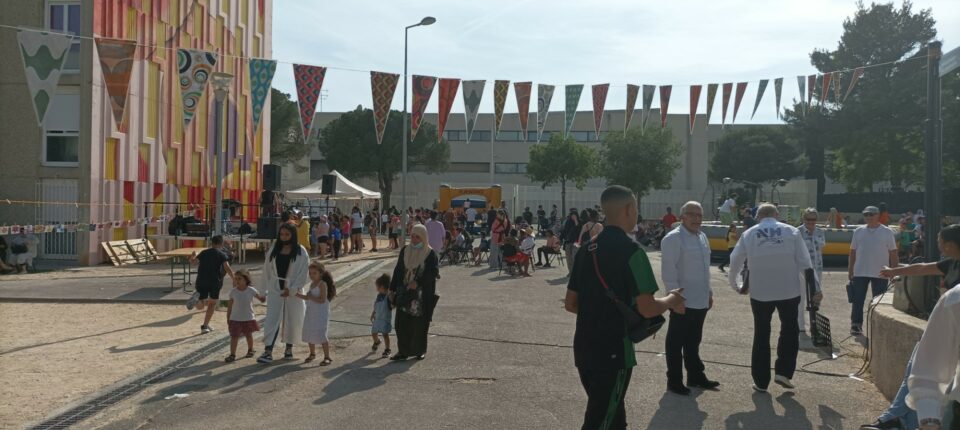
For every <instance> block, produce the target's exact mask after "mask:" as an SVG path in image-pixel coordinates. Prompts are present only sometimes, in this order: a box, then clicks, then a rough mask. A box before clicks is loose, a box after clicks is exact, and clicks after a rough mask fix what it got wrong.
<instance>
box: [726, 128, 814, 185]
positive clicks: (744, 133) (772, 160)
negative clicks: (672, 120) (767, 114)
mask: <svg viewBox="0 0 960 430" xmlns="http://www.w3.org/2000/svg"><path fill="white" fill-rule="evenodd" d="M806 166H807V161H806V157H804V156H803V155H802V154H800V151H799V149H798V147H797V145H796V143H795V142H793V141H792V140H790V139H788V137H787V133H786V131H785V130H783V129H782V128H774V127H750V128H745V129H740V130H734V131H731V132H729V133H726V134H724V135H723V137H721V138H720V140H718V141H717V152H716V153H714V154H713V157H712V158H711V159H710V179H712V180H714V181H720V180H722V179H723V178H726V177H729V178H734V179H739V180H746V181H750V182H756V183H761V182H767V181H773V180H777V179H780V178H785V179H790V178H794V177H796V176H799V175H801V174H802V173H803V171H804V169H805V168H806Z"/></svg>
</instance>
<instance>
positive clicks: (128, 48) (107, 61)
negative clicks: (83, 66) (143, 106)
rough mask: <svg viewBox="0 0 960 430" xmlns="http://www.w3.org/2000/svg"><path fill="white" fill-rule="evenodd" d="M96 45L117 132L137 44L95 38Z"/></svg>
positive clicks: (125, 101)
mask: <svg viewBox="0 0 960 430" xmlns="http://www.w3.org/2000/svg"><path fill="white" fill-rule="evenodd" d="M96 44H97V55H98V56H99V57H100V69H101V70H103V82H104V83H105V84H106V87H107V95H108V96H110V109H111V110H112V111H113V121H114V124H115V125H116V126H117V130H120V128H121V127H120V126H121V125H122V124H123V115H124V112H126V109H127V93H128V90H129V89H130V74H131V73H132V72H133V63H134V61H133V60H134V54H135V53H136V51H137V42H136V41H133V40H120V39H103V38H97V39H96Z"/></svg>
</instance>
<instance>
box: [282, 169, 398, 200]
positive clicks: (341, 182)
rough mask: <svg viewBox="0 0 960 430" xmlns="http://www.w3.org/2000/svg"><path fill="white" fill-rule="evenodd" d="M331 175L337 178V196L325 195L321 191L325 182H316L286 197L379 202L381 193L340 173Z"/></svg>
mask: <svg viewBox="0 0 960 430" xmlns="http://www.w3.org/2000/svg"><path fill="white" fill-rule="evenodd" d="M330 174H331V175H335V176H336V177H337V192H336V194H332V195H327V194H323V193H322V192H321V191H322V189H323V180H320V181H317V182H314V183H312V184H310V185H307V186H305V187H303V188H298V189H296V190H292V191H287V192H286V196H287V197H288V198H295V199H325V198H328V197H329V198H330V200H379V199H380V193H378V192H376V191H370V190H368V189H366V188H363V187H361V186H359V185H357V184H355V183H353V182H351V181H350V180H349V179H347V177H346V176H343V175H341V174H340V172H338V171H336V170H334V171H332V172H330Z"/></svg>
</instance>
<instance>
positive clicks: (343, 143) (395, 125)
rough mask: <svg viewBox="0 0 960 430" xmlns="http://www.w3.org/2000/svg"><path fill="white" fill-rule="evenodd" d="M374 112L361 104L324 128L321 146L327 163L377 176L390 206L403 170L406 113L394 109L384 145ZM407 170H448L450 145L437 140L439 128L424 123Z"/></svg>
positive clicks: (350, 173) (409, 150)
mask: <svg viewBox="0 0 960 430" xmlns="http://www.w3.org/2000/svg"><path fill="white" fill-rule="evenodd" d="M373 124H374V123H373V111H371V110H370V109H363V108H361V107H359V106H358V107H357V109H356V110H353V111H350V112H346V113H344V114H343V115H341V116H340V118H337V119H335V120H333V121H331V122H330V123H329V124H327V125H326V127H324V128H323V129H322V130H320V139H319V146H320V152H322V153H323V156H324V159H325V160H326V162H327V166H329V167H330V169H331V170H333V169H336V170H337V171H339V172H340V173H343V174H344V175H347V176H354V177H367V178H376V179H377V182H378V184H379V187H380V193H381V194H383V207H390V196H391V194H392V193H393V181H394V180H395V179H396V178H397V175H398V174H399V173H400V172H401V171H402V164H401V163H402V159H403V155H402V154H403V147H402V142H401V139H402V133H403V131H402V128H403V114H402V113H400V112H398V111H390V118H389V120H388V121H387V128H386V130H385V131H384V134H383V144H380V145H378V144H377V137H376V131H375V129H374V126H373ZM407 155H408V162H407V169H408V171H410V170H423V171H426V172H427V173H440V172H444V171H446V170H447V166H448V162H449V160H450V145H449V144H448V143H447V141H446V140H442V141H439V142H438V141H437V128H436V126H434V125H433V124H430V123H427V122H424V123H422V124H421V125H420V130H419V131H418V132H417V137H416V139H414V140H412V141H410V142H409V143H408V145H407Z"/></svg>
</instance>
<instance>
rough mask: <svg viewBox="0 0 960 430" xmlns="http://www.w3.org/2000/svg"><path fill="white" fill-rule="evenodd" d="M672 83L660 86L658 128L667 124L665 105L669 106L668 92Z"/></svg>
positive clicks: (671, 88) (670, 90)
mask: <svg viewBox="0 0 960 430" xmlns="http://www.w3.org/2000/svg"><path fill="white" fill-rule="evenodd" d="M672 91H673V85H661V86H660V128H664V127H666V126H667V107H668V106H670V93H671V92H672Z"/></svg>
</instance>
